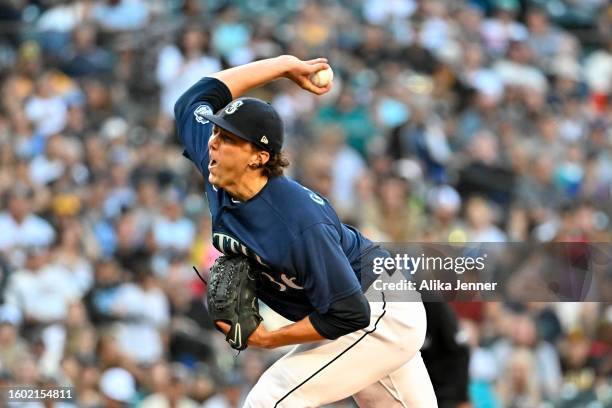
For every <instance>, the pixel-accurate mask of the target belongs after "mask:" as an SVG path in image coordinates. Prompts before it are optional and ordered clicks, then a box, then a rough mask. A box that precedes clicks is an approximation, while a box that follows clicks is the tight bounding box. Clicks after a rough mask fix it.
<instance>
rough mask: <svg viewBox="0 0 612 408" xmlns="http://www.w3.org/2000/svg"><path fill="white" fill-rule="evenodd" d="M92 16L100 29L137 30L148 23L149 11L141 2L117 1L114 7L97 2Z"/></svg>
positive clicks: (103, 2) (139, 0) (140, 0)
mask: <svg viewBox="0 0 612 408" xmlns="http://www.w3.org/2000/svg"><path fill="white" fill-rule="evenodd" d="M92 15H93V18H94V20H95V21H96V22H97V23H98V24H100V26H101V27H102V28H104V29H106V30H110V31H128V30H138V29H139V28H143V27H144V26H145V25H146V24H147V22H148V21H149V9H148V7H147V4H146V3H145V2H144V1H142V0H119V2H118V3H117V4H115V5H109V4H108V2H106V1H98V2H96V4H95V5H94V8H93V11H92Z"/></svg>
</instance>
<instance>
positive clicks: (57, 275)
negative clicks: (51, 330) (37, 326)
mask: <svg viewBox="0 0 612 408" xmlns="http://www.w3.org/2000/svg"><path fill="white" fill-rule="evenodd" d="M5 296H6V302H7V303H11V304H13V305H15V306H17V307H18V308H19V309H20V310H21V312H22V314H23V315H24V316H26V317H31V318H34V319H36V320H38V321H40V322H52V321H55V320H61V319H64V318H65V317H66V313H67V312H68V306H69V305H70V302H72V301H73V300H74V299H77V298H78V297H79V296H80V292H79V289H78V287H77V285H76V284H75V282H74V280H73V279H72V275H71V274H70V272H69V271H68V270H66V269H65V268H63V267H61V266H60V265H57V264H50V265H47V266H44V267H42V268H41V269H39V270H38V271H35V272H33V271H30V270H27V269H22V270H19V271H17V272H15V273H14V274H13V275H11V277H10V279H9V282H8V286H7V289H6V293H5Z"/></svg>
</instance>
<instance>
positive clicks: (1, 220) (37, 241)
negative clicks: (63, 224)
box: [0, 212, 55, 250]
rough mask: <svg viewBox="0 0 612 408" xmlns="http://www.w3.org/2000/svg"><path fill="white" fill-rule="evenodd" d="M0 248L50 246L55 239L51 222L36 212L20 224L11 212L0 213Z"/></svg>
mask: <svg viewBox="0 0 612 408" xmlns="http://www.w3.org/2000/svg"><path fill="white" fill-rule="evenodd" d="M0 231H2V233H1V234H0V250H8V249H10V248H13V247H32V246H48V245H50V244H51V243H52V242H53V240H54V239H55V231H54V230H53V227H51V224H49V223H48V222H47V221H45V220H44V219H42V218H40V217H39V216H37V215H34V214H28V215H27V216H26V217H25V219H24V220H23V222H22V223H21V224H18V223H17V222H16V221H15V219H14V218H13V217H12V216H11V215H10V214H9V213H6V212H5V213H0Z"/></svg>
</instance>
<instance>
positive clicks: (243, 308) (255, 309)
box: [208, 256, 263, 350]
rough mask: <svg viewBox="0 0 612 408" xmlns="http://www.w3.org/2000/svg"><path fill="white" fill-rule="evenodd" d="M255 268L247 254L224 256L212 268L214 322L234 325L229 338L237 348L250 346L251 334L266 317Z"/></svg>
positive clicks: (210, 299) (210, 303)
mask: <svg viewBox="0 0 612 408" xmlns="http://www.w3.org/2000/svg"><path fill="white" fill-rule="evenodd" d="M254 272H255V269H254V268H253V264H252V262H251V261H250V260H249V259H248V258H246V257H243V256H234V257H227V256H221V257H219V258H217V260H216V261H215V263H214V265H213V266H212V268H211V270H210V284H209V285H208V312H209V314H210V317H211V318H212V320H213V322H217V321H223V322H225V323H227V324H229V325H231V328H230V330H229V331H228V332H227V334H226V336H225V340H227V342H228V343H229V344H230V346H232V347H233V348H234V349H236V350H244V349H245V348H247V345H248V344H247V343H248V339H249V336H251V334H252V333H253V332H254V331H255V329H256V328H257V326H259V323H260V322H261V321H262V320H263V319H262V317H261V315H260V314H259V305H258V303H257V297H256V296H255V290H256V287H255V283H256V280H255V276H254ZM215 326H216V327H217V329H218V330H219V331H221V329H220V328H219V327H218V326H217V325H216V324H215Z"/></svg>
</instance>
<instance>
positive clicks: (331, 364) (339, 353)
mask: <svg viewBox="0 0 612 408" xmlns="http://www.w3.org/2000/svg"><path fill="white" fill-rule="evenodd" d="M370 308H371V320H370V326H368V327H367V328H366V329H363V330H359V331H356V332H353V333H350V334H347V335H345V336H342V337H340V338H338V339H336V340H330V341H326V342H323V343H316V344H315V345H312V344H301V345H298V346H297V347H295V348H294V349H293V350H292V351H290V352H289V353H288V354H286V355H285V356H283V357H282V358H281V359H279V360H278V361H277V362H276V363H274V364H273V365H272V366H271V367H270V368H269V369H268V370H266V372H264V373H263V375H262V376H261V378H260V379H259V381H258V382H257V384H255V386H254V387H253V389H252V390H251V392H250V393H249V395H248V396H247V398H246V401H245V405H244V407H245V408H272V407H275V408H311V407H319V406H321V405H325V404H329V403H332V402H336V401H341V400H343V399H345V398H348V397H350V396H353V398H354V399H355V401H356V402H357V404H358V405H359V407H361V408H372V407H384V408H393V407H409V408H413V407H414V408H436V407H437V402H436V396H435V394H434V390H433V387H432V385H431V381H430V379H429V375H428V373H427V369H426V368H425V365H424V363H423V360H422V359H421V354H420V352H419V349H420V348H421V346H422V345H423V341H424V339H425V330H426V327H427V318H426V316H425V308H424V306H423V304H422V303H421V302H394V303H392V302H387V303H383V302H370Z"/></svg>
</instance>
